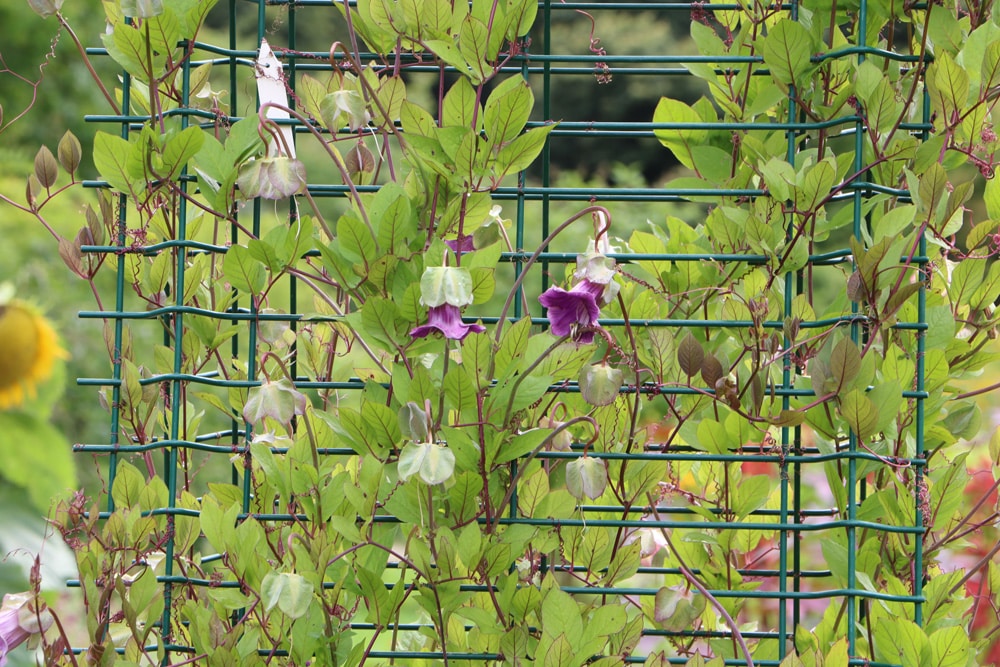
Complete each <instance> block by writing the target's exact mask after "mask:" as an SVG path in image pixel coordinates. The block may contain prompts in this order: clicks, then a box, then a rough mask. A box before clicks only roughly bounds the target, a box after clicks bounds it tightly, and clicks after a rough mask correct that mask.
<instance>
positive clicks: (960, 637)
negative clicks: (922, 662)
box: [929, 626, 971, 667]
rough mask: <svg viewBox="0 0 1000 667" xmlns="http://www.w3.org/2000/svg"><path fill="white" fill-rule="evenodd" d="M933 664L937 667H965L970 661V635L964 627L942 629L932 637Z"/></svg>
mask: <svg viewBox="0 0 1000 667" xmlns="http://www.w3.org/2000/svg"><path fill="white" fill-rule="evenodd" d="M929 639H930V647H931V662H930V664H932V665H934V666H935V667H965V665H966V664H968V661H969V650H970V648H971V647H970V642H969V635H968V634H967V633H966V630H965V628H964V627H962V626H952V627H947V628H941V629H940V630H938V631H936V632H934V633H933V634H932V635H931V636H930V637H929Z"/></svg>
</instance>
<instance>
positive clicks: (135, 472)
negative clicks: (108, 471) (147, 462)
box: [111, 461, 146, 508]
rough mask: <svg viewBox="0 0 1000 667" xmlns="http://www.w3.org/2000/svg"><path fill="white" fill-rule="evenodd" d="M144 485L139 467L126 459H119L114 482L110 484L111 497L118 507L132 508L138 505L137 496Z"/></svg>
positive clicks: (144, 481)
mask: <svg viewBox="0 0 1000 667" xmlns="http://www.w3.org/2000/svg"><path fill="white" fill-rule="evenodd" d="M145 487H146V479H145V478H144V477H143V476H142V473H141V472H139V469H138V468H136V467H135V466H134V465H132V464H131V463H129V462H128V461H119V463H118V468H117V472H116V474H115V481H114V484H112V485H111V498H112V499H113V500H114V501H115V506H116V507H118V508H133V507H138V506H139V496H140V495H141V493H142V490H143V489H144V488H145Z"/></svg>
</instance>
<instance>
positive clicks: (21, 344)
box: [0, 290, 68, 410]
mask: <svg viewBox="0 0 1000 667" xmlns="http://www.w3.org/2000/svg"><path fill="white" fill-rule="evenodd" d="M0 291H5V290H0ZM67 356H68V355H67V354H66V351H65V350H63V349H62V348H61V347H59V339H58V337H57V336H56V332H55V331H54V330H53V329H52V326H51V325H50V324H49V322H48V320H46V319H45V318H44V317H42V316H41V315H40V314H39V313H38V312H37V311H36V310H35V309H34V308H32V307H31V306H29V305H28V304H26V303H24V302H23V301H18V300H17V299H9V300H7V301H6V302H5V303H4V302H3V301H0V410H6V409H7V408H13V407H17V406H19V405H21V404H22V403H23V402H24V399H25V398H26V397H34V396H35V386H36V385H37V384H38V383H39V382H41V381H42V380H44V379H45V378H47V377H48V376H49V375H50V374H51V373H52V366H53V364H55V361H56V359H65V358H66V357H67Z"/></svg>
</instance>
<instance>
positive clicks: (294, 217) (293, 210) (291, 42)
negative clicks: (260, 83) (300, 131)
mask: <svg viewBox="0 0 1000 667" xmlns="http://www.w3.org/2000/svg"><path fill="white" fill-rule="evenodd" d="M295 17H296V11H295V0H290V2H289V3H288V48H289V49H291V50H293V51H294V50H296V49H297V48H298V42H297V41H296V32H297V30H296V26H295ZM298 62H299V61H298V59H297V58H295V57H292V58H290V59H289V62H288V79H287V81H288V88H289V90H290V91H291V92H292V93H293V94H291V95H289V96H288V106H289V107H291V108H292V109H294V108H295V100H296V98H295V95H294V92H295V84H296V79H297V76H298V74H297V71H296V66H297V64H298ZM292 141H293V142H294V141H295V135H294V131H293V134H292ZM298 219H299V209H298V204H297V203H296V199H295V198H294V197H292V198H290V199H289V200H288V223H289V224H290V225H294V224H297V222H298ZM288 303H289V310H288V312H290V313H297V312H298V281H297V280H296V279H295V276H289V277H288ZM288 324H289V328H290V329H291V330H292V332H295V330H296V328H297V327H296V324H297V323H296V322H295V321H294V320H292V321H291V322H289V323H288ZM290 353H291V356H292V358H291V363H290V364H289V367H288V372H289V373H290V374H291V376H292V377H291V380H292V381H293V382H294V381H295V378H297V377H298V374H299V355H298V354H297V353H296V345H295V343H294V342H293V343H292V345H291V348H290Z"/></svg>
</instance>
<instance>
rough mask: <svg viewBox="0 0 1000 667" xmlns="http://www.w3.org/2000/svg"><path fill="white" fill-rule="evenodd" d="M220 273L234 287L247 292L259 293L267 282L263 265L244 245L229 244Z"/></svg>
mask: <svg viewBox="0 0 1000 667" xmlns="http://www.w3.org/2000/svg"><path fill="white" fill-rule="evenodd" d="M222 273H223V276H224V277H225V279H226V280H227V281H229V284H230V285H232V286H233V287H234V288H236V289H238V290H240V291H242V292H247V293H249V294H254V295H256V294H260V293H261V292H263V291H264V286H265V285H266V284H267V271H266V270H265V269H264V265H263V264H262V263H261V262H260V261H258V260H256V259H254V257H253V255H252V254H251V253H250V250H249V249H248V248H247V247H246V246H239V245H234V246H230V247H229V250H227V251H226V257H225V259H223V260H222Z"/></svg>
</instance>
